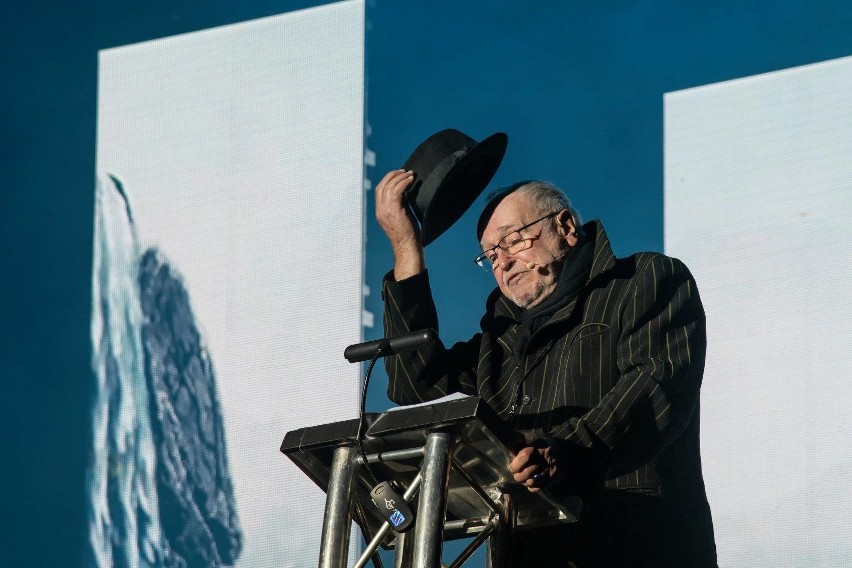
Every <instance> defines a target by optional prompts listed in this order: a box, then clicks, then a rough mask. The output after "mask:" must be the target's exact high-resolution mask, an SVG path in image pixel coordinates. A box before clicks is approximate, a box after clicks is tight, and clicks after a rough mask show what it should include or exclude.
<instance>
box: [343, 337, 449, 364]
mask: <svg viewBox="0 0 852 568" xmlns="http://www.w3.org/2000/svg"><path fill="white" fill-rule="evenodd" d="M437 339H438V334H437V333H436V332H435V330H434V329H431V328H430V329H421V330H420V331H412V332H409V333H403V334H402V335H397V336H394V337H385V338H382V339H375V340H373V341H365V342H364V343H356V344H354V345H350V346H349V347H347V348H346V349H345V350H344V351H343V356H344V357H346V360H347V361H349V362H350V363H358V362H360V361H369V360H370V359H372V358H373V356H374V355H376V354H378V355H379V358H381V357H387V356H388V355H395V354H397V353H403V352H405V351H409V350H411V349H417V348H418V347H423V346H424V345H427V344H429V343H432V342H434V341H435V340H437ZM380 350H381V352H380Z"/></svg>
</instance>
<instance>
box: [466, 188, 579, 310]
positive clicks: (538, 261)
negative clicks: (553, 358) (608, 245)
mask: <svg viewBox="0 0 852 568" xmlns="http://www.w3.org/2000/svg"><path fill="white" fill-rule="evenodd" d="M542 216H543V213H542V212H540V211H539V210H537V209H536V208H535V207H534V206H533V204H532V203H531V202H530V199H529V197H528V196H527V195H525V194H524V193H522V192H516V193H512V194H510V195H508V196H507V197H506V198H505V199H503V201H501V202H500V204H499V205H498V206H497V208H496V209H494V213H493V214H492V215H491V219H489V221H488V224H487V225H486V226H485V230H484V231H483V233H482V241H481V243H480V244H481V245H482V248H483V250H487V249H489V248H491V247H493V246H494V245H496V244H497V243H498V242H499V241H500V239H502V238H503V237H505V236H506V235H508V234H509V233H511V232H512V231H515V230H517V229H519V228H520V227H523V226H524V225H526V224H528V223H531V222H533V221H535V220H536V219H539V218H540V217H542ZM521 236H523V237H525V238H527V237H529V238H533V239H534V240H531V241H530V242H531V243H532V246H530V247H529V248H527V249H526V250H522V251H519V252H517V253H515V254H509V253H507V252H506V251H504V250H502V249H501V248H499V247H498V248H497V249H496V250H495V252H496V255H497V257H496V262H495V264H494V278H495V279H496V280H497V286H499V288H500V291H501V292H503V294H504V295H505V296H506V297H508V298H509V299H510V300H512V301H513V302H514V303H515V304H517V305H518V306H520V307H522V308H531V307H533V306H536V305H537V304H539V303H541V302H542V301H543V300H544V299H545V298H547V297H548V296H549V295H550V294H551V293H552V292H553V291H554V290H555V289H556V284H557V282H558V280H559V274H560V272H561V270H562V264H563V263H562V259H563V258H564V256H565V255H566V254H567V252H568V251H569V250H570V249H571V247H573V246H575V245H576V244H577V237H576V231H575V227H574V225H573V222H572V221H571V216H570V215H569V214H568V212H567V211H563V212H562V213H560V214H559V215H557V216H555V217H550V218H547V219H544V220H543V221H540V222H538V223H536V224H534V225H532V226H531V227H528V228H526V229H524V230H522V231H521Z"/></svg>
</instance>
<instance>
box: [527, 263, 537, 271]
mask: <svg viewBox="0 0 852 568" xmlns="http://www.w3.org/2000/svg"><path fill="white" fill-rule="evenodd" d="M533 268H535V263H534V262H528V263H527V270H532V269H533Z"/></svg>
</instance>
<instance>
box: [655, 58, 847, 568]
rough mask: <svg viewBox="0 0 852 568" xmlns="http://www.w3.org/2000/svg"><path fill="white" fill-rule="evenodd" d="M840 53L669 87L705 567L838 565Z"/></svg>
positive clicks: (842, 358) (841, 533) (672, 209)
mask: <svg viewBox="0 0 852 568" xmlns="http://www.w3.org/2000/svg"><path fill="white" fill-rule="evenodd" d="M850 93H852V58H846V59H840V60H835V61H829V62H825V63H820V64H816V65H809V66H806V67H801V68H795V69H789V70H784V71H779V72H775V73H770V74H766V75H760V76H755V77H749V78H745V79H740V80H736V81H730V82H725V83H720V84H716V85H709V86H706V87H700V88H695V89H690V90H686V91H680V92H676V93H670V94H667V95H666V97H665V246H666V252H667V253H668V254H671V255H673V256H676V257H679V258H681V259H682V260H684V261H685V262H686V263H687V265H688V266H689V267H690V268H691V269H692V271H693V272H694V274H695V277H696V279H697V281H698V287H699V290H700V292H701V296H702V299H703V301H704V306H705V309H706V311H707V322H708V353H707V369H706V373H705V376H704V386H703V389H702V403H701V404H702V408H701V410H702V412H701V430H702V458H703V464H704V475H705V480H706V483H707V491H708V497H709V499H710V504H711V507H712V510H713V518H714V525H715V530H716V541H717V547H718V551H719V564H720V566H722V567H729V566H742V567H752V566H795V567H802V568H805V567H808V568H810V567H813V566H832V567H834V566H849V565H850V564H852V520H850V519H852V515H850V509H852V488H850V487H852V486H850V483H849V481H848V474H849V472H850V471H852V412H850V408H852V379H850V374H852V373H850V372H852V284H850V282H852V223H850V221H849V217H850V214H851V213H852V159H851V158H850V156H852V96H850Z"/></svg>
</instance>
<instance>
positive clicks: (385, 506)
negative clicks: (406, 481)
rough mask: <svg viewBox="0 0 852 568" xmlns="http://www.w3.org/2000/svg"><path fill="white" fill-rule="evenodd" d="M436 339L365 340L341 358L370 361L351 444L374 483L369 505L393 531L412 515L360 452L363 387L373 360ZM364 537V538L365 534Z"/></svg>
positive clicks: (428, 332)
mask: <svg viewBox="0 0 852 568" xmlns="http://www.w3.org/2000/svg"><path fill="white" fill-rule="evenodd" d="M437 340H438V334H437V332H435V330H434V329H431V328H430V329H422V330H420V331H412V332H410V333H404V334H402V335H397V336H395V337H385V338H383V339H376V340H374V341H366V342H364V343H356V344H354V345H350V346H349V347H347V348H346V349H345V350H344V351H343V356H344V357H346V359H347V360H348V361H349V362H350V363H358V362H359V361H370V364H369V365H367V372H366V373H365V375H364V386H363V388H362V389H361V412H360V416H359V418H358V432H357V433H356V434H355V442H356V443H357V444H358V451H359V453H360V454H361V460H362V462H363V464H364V468H365V469H366V470H367V471H368V472H369V474H370V477H372V478H373V481H374V482H375V483H376V486H375V487H373V490H372V491H370V498H371V499H372V501H373V504H374V505H375V506H376V508H378V510H379V512H380V513H381V515H382V517H383V518H384V519H385V521H386V522H388V523H389V524H390V526H391V527H393V529H394V530H395V531H397V532H400V533H401V532H404V531H406V530H408V529H409V527H411V524H412V523H413V522H414V514H413V513H412V512H411V509H410V508H409V506H408V503H406V502H405V499H404V498H403V497H402V496H400V495H399V494H398V493H397V492H396V491H395V490H394V488H393V486H392V485H391V484H390V482H388V481H382V482H379V480H378V479H377V478H376V476H375V474H374V473H373V469H372V468H371V467H370V462H369V461H368V460H367V454H366V452H365V451H364V437H363V436H364V428H365V426H366V413H365V409H364V407H365V404H366V401H367V385H369V384H370V374H371V373H372V372H373V366H374V365H375V364H376V361H378V360H379V359H381V358H382V357H387V356H388V355H393V354H395V353H402V352H405V351H409V350H411V349H417V348H418V347H423V346H425V345H428V344H430V343H434V342H435V341H437ZM365 538H366V535H365Z"/></svg>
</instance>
